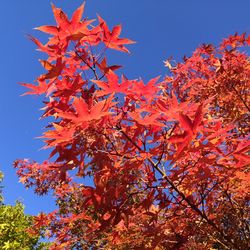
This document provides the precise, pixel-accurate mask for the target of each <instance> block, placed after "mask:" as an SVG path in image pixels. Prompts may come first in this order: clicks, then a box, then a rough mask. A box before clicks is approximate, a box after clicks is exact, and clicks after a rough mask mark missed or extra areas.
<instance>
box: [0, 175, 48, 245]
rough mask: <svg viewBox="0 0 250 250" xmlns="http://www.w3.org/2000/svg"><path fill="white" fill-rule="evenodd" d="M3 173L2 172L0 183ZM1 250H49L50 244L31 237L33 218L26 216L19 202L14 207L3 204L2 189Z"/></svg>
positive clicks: (0, 211) (0, 195)
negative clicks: (29, 230)
mask: <svg viewBox="0 0 250 250" xmlns="http://www.w3.org/2000/svg"><path fill="white" fill-rule="evenodd" d="M2 179H3V173H2V172H0V182H1V181H2ZM0 202H1V204H0V249H11V250H12V249H22V250H26V249H27V250H30V249H47V247H46V246H47V245H48V243H42V242H39V239H40V236H39V235H31V234H29V233H28V231H27V229H29V227H30V226H31V223H32V216H30V215H25V214H24V206H23V204H22V203H21V202H20V201H17V202H16V204H15V205H14V206H12V205H6V204H4V203H3V196H2V186H1V187H0Z"/></svg>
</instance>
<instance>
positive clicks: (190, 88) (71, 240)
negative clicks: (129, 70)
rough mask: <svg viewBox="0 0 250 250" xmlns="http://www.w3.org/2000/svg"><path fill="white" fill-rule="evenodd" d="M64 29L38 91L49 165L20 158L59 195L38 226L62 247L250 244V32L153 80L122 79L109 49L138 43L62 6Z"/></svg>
mask: <svg viewBox="0 0 250 250" xmlns="http://www.w3.org/2000/svg"><path fill="white" fill-rule="evenodd" d="M52 9H53V13H54V16H55V20H56V23H57V24H56V26H40V27H38V28H37V29H38V30H40V31H43V32H45V33H48V34H50V35H51V36H50V39H49V41H48V42H47V43H46V44H42V43H41V42H40V41H39V40H37V39H36V38H34V37H30V38H31V40H32V41H33V42H35V44H36V45H37V46H38V48H39V50H41V51H42V52H45V53H46V54H47V55H48V59H47V60H40V62H41V64H42V66H43V67H44V68H45V70H46V73H44V74H42V75H41V76H39V77H38V78H37V83H38V85H34V84H28V83H24V84H23V85H24V86H26V87H27V88H29V91H28V92H27V93H26V94H37V95H41V94H45V100H44V104H45V107H44V114H43V115H42V117H43V118H46V117H48V118H50V119H49V121H50V122H49V123H48V126H47V131H46V132H45V133H44V135H43V138H44V140H45V148H50V149H51V153H50V155H49V159H48V160H46V161H44V162H43V163H37V162H35V161H29V160H17V161H16V162H15V164H14V166H15V167H16V168H17V173H18V175H19V176H20V180H21V182H23V183H24V184H25V186H26V187H34V188H35V191H36V193H38V194H40V195H42V194H45V193H47V192H48V191H50V190H52V191H53V192H54V196H55V197H56V202H57V205H58V210H56V211H54V212H51V213H49V214H40V215H38V216H37V217H36V219H35V221H34V226H33V230H34V231H36V230H37V231H39V230H41V229H46V230H47V231H46V234H47V235H48V236H51V237H55V240H56V241H55V243H54V245H53V246H52V247H51V249H89V248H92V249H211V248H213V249H247V248H248V242H249V195H248V191H249V154H248V152H249V140H248V139H249V126H248V125H249V120H248V119H249V99H248V98H249V97H248V96H249V95H248V91H249V90H248V85H249V75H250V66H249V57H248V56H247V54H246V52H244V51H246V49H245V46H248V45H249V40H250V39H249V37H246V35H245V34H243V35H237V34H236V35H234V36H230V37H229V38H228V39H225V40H223V42H222V44H221V45H220V46H219V47H214V46H212V45H203V46H201V47H200V48H198V49H197V50H196V51H195V52H194V54H193V55H192V56H191V57H190V58H184V61H183V62H182V63H179V64H177V65H173V63H172V62H171V61H169V60H167V61H166V66H168V67H169V69H170V75H169V76H167V77H166V78H165V79H164V80H163V81H160V78H159V77H156V78H154V79H152V80H150V81H149V82H148V83H147V84H145V83H144V82H143V81H142V80H141V79H134V80H129V79H127V77H126V76H124V75H122V76H121V77H119V76H118V75H117V74H116V73H115V71H116V70H117V69H119V68H120V66H118V65H109V64H108V60H107V58H106V56H105V52H106V51H107V50H108V49H114V50H119V51H122V52H128V49H127V48H126V47H125V46H124V45H126V44H131V43H133V41H131V40H129V39H126V38H120V33H121V26H115V27H114V28H113V29H112V30H110V29H109V28H108V26H107V24H106V22H105V21H104V20H103V19H102V18H101V17H100V16H98V21H97V22H94V21H93V20H88V19H81V17H82V14H83V10H84V5H82V6H80V7H79V8H78V9H77V10H76V11H75V12H74V13H73V16H72V18H71V20H70V19H68V17H67V15H66V14H65V13H64V12H63V11H62V10H61V9H59V8H56V7H55V6H53V5H52Z"/></svg>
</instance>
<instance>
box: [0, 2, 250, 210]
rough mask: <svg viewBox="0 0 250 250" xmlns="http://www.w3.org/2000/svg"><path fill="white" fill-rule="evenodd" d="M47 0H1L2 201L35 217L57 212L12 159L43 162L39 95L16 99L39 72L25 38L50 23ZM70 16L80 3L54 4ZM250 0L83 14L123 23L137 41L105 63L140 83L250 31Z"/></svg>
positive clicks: (131, 5)
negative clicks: (18, 204)
mask: <svg viewBox="0 0 250 250" xmlns="http://www.w3.org/2000/svg"><path fill="white" fill-rule="evenodd" d="M50 2H51V1H47V0H36V1H34V0H22V1H20V0H12V1H2V2H1V7H0V25H1V38H0V48H1V63H0V75H1V78H0V84H1V91H0V115H1V122H0V138H1V140H0V170H1V171H3V172H4V174H5V180H4V197H5V202H6V203H10V204H13V203H14V202H15V200H17V199H19V200H22V201H23V202H24V204H25V206H26V212H27V213H30V214H37V213H38V212H40V211H51V210H52V209H53V207H54V205H53V200H52V199H51V197H50V196H48V197H38V196H36V195H35V194H34V193H33V191H32V190H26V189H25V188H24V187H23V186H22V184H20V183H18V178H17V176H16V174H15V170H14V169H13V167H12V162H13V161H14V160H15V159H17V158H20V159H22V158H31V159H34V160H37V161H43V160H45V159H46V157H47V155H48V152H46V151H44V150H40V148H41V147H42V146H43V143H42V141H41V140H39V139H35V137H38V136H40V135H41V134H42V132H43V130H44V125H45V122H44V121H41V120H39V116H40V115H41V112H40V111H39V109H40V108H41V107H42V103H41V98H39V97H35V96H26V97H21V96H20V95H21V94H22V93H23V92H25V89H24V88H23V87H21V86H20V85H18V84H17V83H18V82H32V81H33V80H34V79H35V78H36V77H37V76H38V75H40V74H41V73H42V72H43V71H42V67H41V66H40V63H39V62H38V59H39V58H41V56H42V54H41V53H39V52H37V51H35V48H36V47H35V45H34V44H32V42H31V41H29V40H28V39H27V38H26V35H27V34H32V35H34V36H36V37H38V38H41V39H43V41H45V38H46V36H44V35H41V34H40V33H39V32H38V31H35V30H33V28H34V27H37V26H40V25H45V24H54V19H53V15H52V11H51V6H50ZM52 2H53V3H54V4H55V5H56V6H57V7H61V8H63V10H64V11H65V12H66V13H68V14H69V15H71V14H72V12H73V10H74V9H76V8H77V7H78V6H79V5H80V4H81V3H82V1H79V0H71V1H66V0H54V1H52ZM249 10H250V1H249V0H240V1H235V0H220V1H218V0H209V1H208V0H207V1H205V0H204V1H200V0H189V1H187V0H179V1H178V0H175V1H174V0H172V1H169V0H137V1H136V0H126V1H122V0H120V1H118V0H105V1H104V0H87V1H86V11H85V16H87V17H89V18H91V19H92V18H96V13H98V14H100V15H101V16H102V17H103V18H104V19H105V20H106V21H107V23H108V25H109V26H110V27H111V26H114V25H116V24H122V25H123V33H122V36H123V37H127V38H130V39H132V40H135V41H137V43H136V44H134V45H131V46H129V49H130V51H131V52H132V53H131V55H127V54H124V53H119V52H114V53H111V54H110V58H109V61H110V62H111V63H116V64H119V65H123V66H124V68H123V70H122V72H124V73H125V75H126V76H127V77H128V78H138V77H142V78H143V79H144V80H145V81H147V80H149V79H150V78H153V77H155V76H158V75H162V76H164V75H165V74H166V73H167V72H166V69H165V68H164V66H163V60H165V59H166V58H168V57H170V56H173V58H174V59H175V60H177V61H180V60H181V58H182V57H183V56H184V55H191V53H192V51H194V49H195V48H196V47H197V46H199V45H200V44H202V43H215V44H218V43H219V42H220V41H221V39H222V38H225V37H226V36H228V35H229V34H233V33H235V32H239V33H241V32H247V33H250V18H249Z"/></svg>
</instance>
